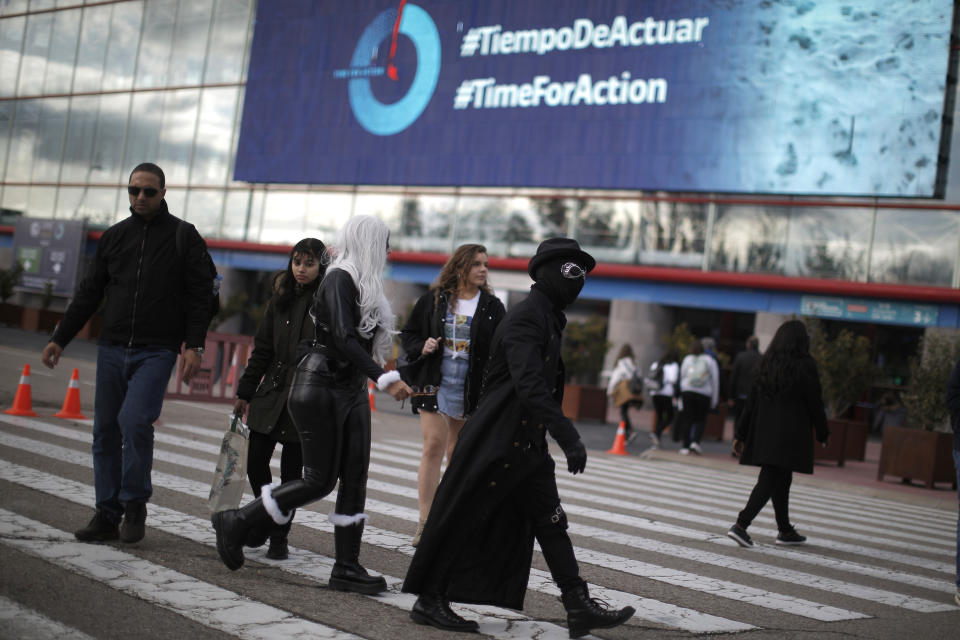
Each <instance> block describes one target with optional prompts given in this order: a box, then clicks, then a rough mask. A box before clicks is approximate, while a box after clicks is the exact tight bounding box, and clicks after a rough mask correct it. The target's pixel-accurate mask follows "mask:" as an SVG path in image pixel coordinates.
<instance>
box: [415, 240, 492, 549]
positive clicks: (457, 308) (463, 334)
mask: <svg viewBox="0 0 960 640" xmlns="http://www.w3.org/2000/svg"><path fill="white" fill-rule="evenodd" d="M487 269H488V263H487V249H486V247H484V246H483V245H479V244H465V245H462V246H460V247H457V249H456V250H455V251H454V252H453V255H451V256H450V258H449V259H448V260H447V262H446V263H445V264H444V265H443V268H442V269H440V274H439V275H438V276H437V279H436V280H435V281H434V282H433V284H431V285H430V289H429V291H427V293H425V294H424V295H422V296H420V298H419V299H418V300H417V302H416V304H415V305H414V307H413V311H412V312H411V313H410V317H409V318H408V319H407V323H406V325H405V326H404V327H403V331H402V332H401V333H400V343H401V348H402V349H403V351H404V353H405V354H406V359H407V364H406V365H405V366H403V367H401V368H400V374H401V376H403V378H404V380H405V381H406V382H407V383H408V384H409V385H410V386H411V387H412V388H413V389H414V390H415V393H414V396H413V398H412V402H411V404H412V405H413V412H414V413H419V414H420V430H421V432H422V433H423V452H422V454H421V456H420V468H419V470H418V471H417V505H418V508H419V511H420V519H419V523H418V524H417V530H416V533H414V536H413V541H412V542H411V544H412V545H413V546H414V547H415V546H417V544H418V543H419V542H420V535H421V534H422V533H423V526H424V523H426V521H427V515H428V514H429V513H430V505H431V503H432V502H433V496H434V494H435V493H436V491H437V484H439V483H440V465H441V463H442V462H443V456H444V454H446V456H447V462H448V463H449V461H450V456H452V455H453V447H454V446H455V445H456V443H457V438H458V437H459V436H460V429H462V428H463V423H464V421H465V420H466V419H467V417H468V416H469V415H470V414H471V413H473V410H474V409H475V408H476V406H477V402H478V400H479V398H480V387H481V384H482V382H483V368H484V366H485V365H486V363H487V357H488V356H489V354H490V342H491V340H492V339H493V332H494V330H495V329H496V328H497V325H498V324H500V320H502V319H503V315H504V313H506V311H505V309H504V307H503V303H502V302H500V299H499V298H497V297H496V296H495V295H494V294H493V289H491V288H490V284H489V282H488V281H487V275H488V271H487Z"/></svg>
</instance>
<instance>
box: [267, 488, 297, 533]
mask: <svg viewBox="0 0 960 640" xmlns="http://www.w3.org/2000/svg"><path fill="white" fill-rule="evenodd" d="M279 486H280V483H279V482H274V483H273V484H265V485H263V486H262V487H260V500H261V502H263V508H264V509H266V510H267V513H269V514H270V517H271V518H273V521H274V522H276V523H277V524H287V523H288V522H290V518H291V517H293V514H291V513H284V512H283V511H280V505H278V504H277V501H276V500H275V499H274V497H273V488H274V487H279Z"/></svg>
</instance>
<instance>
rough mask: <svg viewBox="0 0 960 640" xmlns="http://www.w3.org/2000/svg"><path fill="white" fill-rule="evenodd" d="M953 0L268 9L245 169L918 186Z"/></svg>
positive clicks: (407, 178)
mask: <svg viewBox="0 0 960 640" xmlns="http://www.w3.org/2000/svg"><path fill="white" fill-rule="evenodd" d="M952 20H953V3H952V2H951V1H950V0H912V1H910V2H891V1H890V0H868V1H856V0H844V1H839V0H790V1H787V0H750V1H745V0H725V1H720V0H713V1H707V0H703V1H689V0H686V1H685V0H657V1H640V0H619V1H618V0H609V1H602V0H593V1H589V2H588V1H585V0H466V1H453V0H448V1H432V0H416V2H407V1H406V0H389V1H387V0H352V1H351V2H343V1H336V0H327V1H317V0H272V1H270V2H260V3H259V4H258V9H257V19H256V27H255V31H254V38H253V45H252V52H251V58H250V67H249V73H248V79H247V87H246V98H245V102H244V111H243V121H242V126H241V134H240V141H239V146H238V152H237V158H236V169H235V177H236V178H237V179H239V180H245V181H250V182H282V183H309V184H364V185H411V186H426V185H438V186H441V185H454V186H505V187H561V188H597V189H648V190H668V191H699V192H722V193H778V194H822V195H867V196H901V197H931V196H936V195H941V194H937V193H936V185H937V173H938V170H940V169H942V166H941V165H942V164H943V163H942V161H938V153H939V152H940V139H941V135H943V110H944V94H945V90H946V82H947V66H948V58H949V44H950V29H951V25H952Z"/></svg>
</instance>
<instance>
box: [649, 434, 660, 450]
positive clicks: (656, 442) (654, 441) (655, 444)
mask: <svg viewBox="0 0 960 640" xmlns="http://www.w3.org/2000/svg"><path fill="white" fill-rule="evenodd" d="M650 448H651V449H659V448H660V438H658V437H657V434H655V433H651V434H650Z"/></svg>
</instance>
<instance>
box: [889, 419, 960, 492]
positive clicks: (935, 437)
mask: <svg viewBox="0 0 960 640" xmlns="http://www.w3.org/2000/svg"><path fill="white" fill-rule="evenodd" d="M885 475H892V476H900V477H901V478H903V482H910V481H911V480H914V479H916V480H920V481H921V482H923V484H924V485H925V486H926V487H927V488H928V489H932V488H933V485H934V484H935V483H937V482H949V483H950V484H951V485H952V486H953V488H954V489H956V488H957V476H956V471H955V470H954V468H953V434H951V433H941V432H937V431H923V430H921V429H907V428H906V427H884V429H883V444H882V447H881V449H880V464H879V466H878V467H877V480H883V477H884V476H885Z"/></svg>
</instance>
